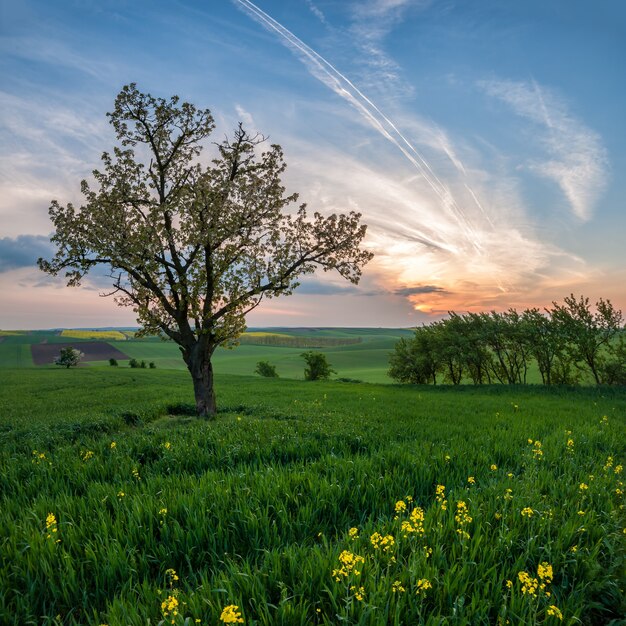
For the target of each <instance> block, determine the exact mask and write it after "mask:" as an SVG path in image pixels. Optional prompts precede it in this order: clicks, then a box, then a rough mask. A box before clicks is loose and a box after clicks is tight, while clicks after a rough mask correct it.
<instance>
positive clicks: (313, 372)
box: [300, 350, 337, 380]
mask: <svg viewBox="0 0 626 626" xmlns="http://www.w3.org/2000/svg"><path fill="white" fill-rule="evenodd" d="M300 356H301V357H302V358H303V359H304V362H305V363H306V367H305V368H304V380H328V379H329V378H330V376H331V374H336V373H337V372H336V371H335V370H334V369H333V368H332V367H331V366H330V363H329V362H328V360H327V359H326V355H325V354H323V353H321V352H313V351H312V350H309V351H308V352H303V353H302V354H301V355H300Z"/></svg>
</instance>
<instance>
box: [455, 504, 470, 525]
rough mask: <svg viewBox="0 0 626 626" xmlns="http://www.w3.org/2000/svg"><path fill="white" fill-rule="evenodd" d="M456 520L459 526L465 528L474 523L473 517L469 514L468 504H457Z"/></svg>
mask: <svg viewBox="0 0 626 626" xmlns="http://www.w3.org/2000/svg"><path fill="white" fill-rule="evenodd" d="M454 519H455V521H456V523H457V524H458V525H459V526H465V525H467V524H469V523H470V522H471V521H472V519H473V518H472V517H471V516H470V514H469V509H468V507H467V504H466V503H465V502H463V500H460V501H459V502H457V503H456V513H455V515H454Z"/></svg>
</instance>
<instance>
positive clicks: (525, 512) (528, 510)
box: [522, 506, 535, 517]
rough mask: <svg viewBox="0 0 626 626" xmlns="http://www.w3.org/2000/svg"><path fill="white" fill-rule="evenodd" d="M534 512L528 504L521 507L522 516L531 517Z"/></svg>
mask: <svg viewBox="0 0 626 626" xmlns="http://www.w3.org/2000/svg"><path fill="white" fill-rule="evenodd" d="M534 513H535V512H534V511H533V510H532V509H531V508H530V507H529V506H527V507H524V508H523V509H522V517H532V516H533V515H534Z"/></svg>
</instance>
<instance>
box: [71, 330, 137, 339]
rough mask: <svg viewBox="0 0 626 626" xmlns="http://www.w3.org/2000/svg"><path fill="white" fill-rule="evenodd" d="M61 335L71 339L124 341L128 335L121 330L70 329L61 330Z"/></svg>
mask: <svg viewBox="0 0 626 626" xmlns="http://www.w3.org/2000/svg"><path fill="white" fill-rule="evenodd" d="M61 337H68V338H70V339H101V340H103V341H111V340H114V341H124V340H125V339H126V335H125V334H124V333H122V332H121V331H119V330H69V329H65V330H62V331H61Z"/></svg>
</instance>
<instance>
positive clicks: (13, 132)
mask: <svg viewBox="0 0 626 626" xmlns="http://www.w3.org/2000/svg"><path fill="white" fill-rule="evenodd" d="M48 96H50V94H45V93H44V94H41V95H40V96H35V95H33V96H31V97H30V98H28V97H26V96H19V95H15V94H9V93H6V92H0V108H1V109H2V111H3V112H4V113H3V115H2V118H1V119H0V215H1V216H2V217H3V218H4V219H6V223H3V224H2V232H3V234H5V235H12V236H15V235H18V234H22V233H24V232H25V231H30V232H32V231H33V230H38V231H39V232H40V233H44V232H48V230H49V227H50V223H49V220H48V216H47V212H46V209H47V207H48V206H49V203H50V200H52V199H53V198H59V199H62V200H77V199H79V198H80V194H79V181H80V180H81V178H84V177H85V175H86V174H87V173H88V172H89V170H90V169H91V166H90V164H96V163H97V162H98V157H99V155H100V149H101V146H103V145H107V144H110V143H111V134H112V133H111V131H110V130H109V129H108V124H107V122H106V119H105V118H104V116H103V115H102V113H100V112H98V111H94V110H93V103H92V102H88V101H85V102H82V103H81V106H80V110H77V109H75V108H72V106H76V105H77V100H76V98H73V99H72V102H71V103H68V102H64V101H63V100H61V99H59V98H53V99H48V98H47V97H48ZM68 195H69V197H68Z"/></svg>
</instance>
